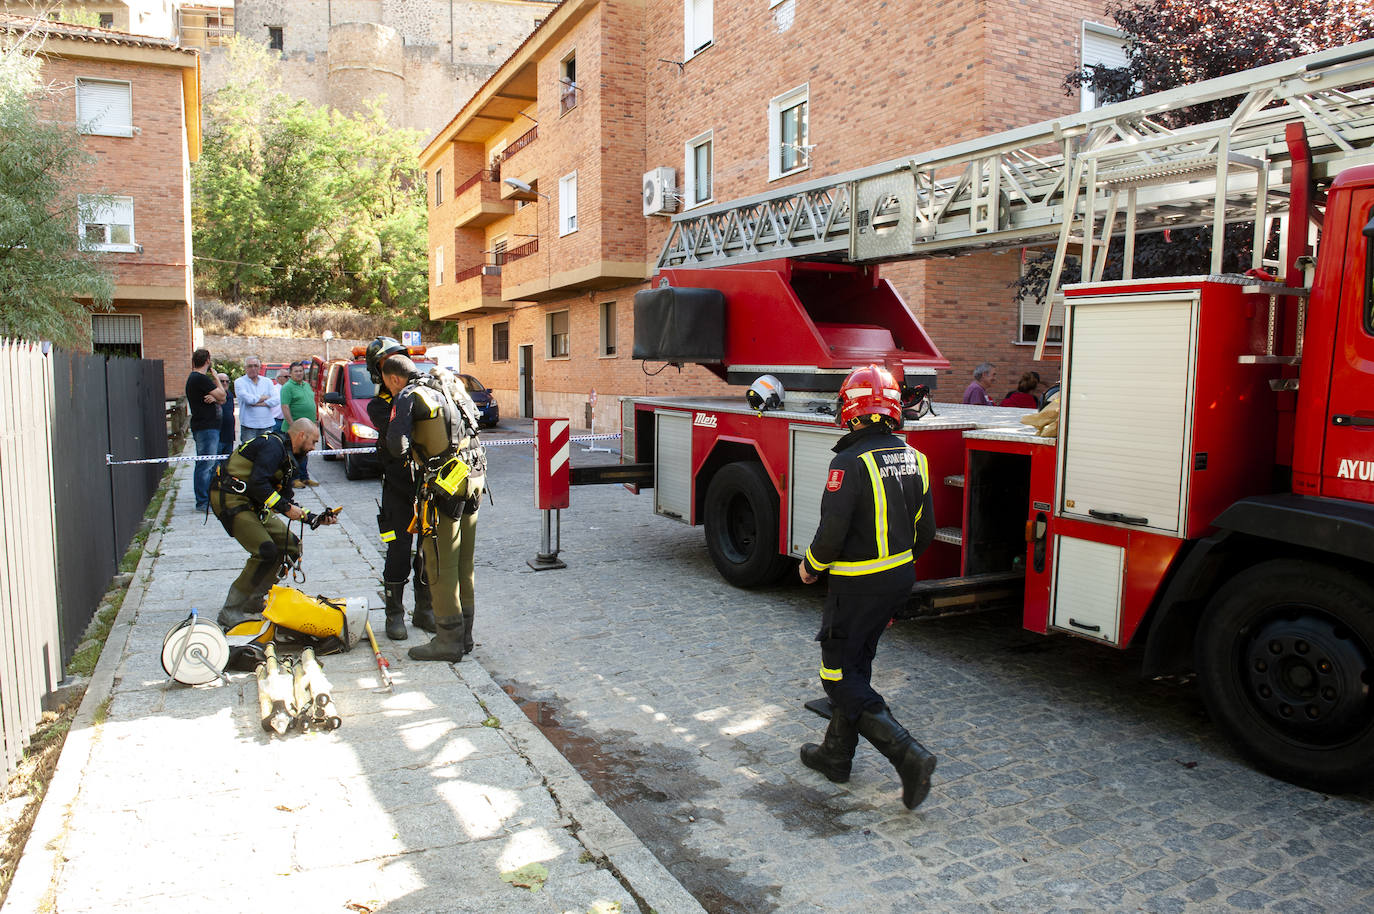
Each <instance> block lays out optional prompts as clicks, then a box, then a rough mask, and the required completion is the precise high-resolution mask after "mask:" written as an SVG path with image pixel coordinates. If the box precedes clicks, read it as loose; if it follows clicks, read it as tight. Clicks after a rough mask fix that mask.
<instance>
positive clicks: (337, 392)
mask: <svg viewBox="0 0 1374 914" xmlns="http://www.w3.org/2000/svg"><path fill="white" fill-rule="evenodd" d="M361 348H362V347H359V349H358V351H356V352H355V353H354V358H353V359H333V360H331V361H329V362H325V361H324V360H323V359H320V358H315V359H314V360H312V363H311V366H310V372H309V374H310V378H311V381H312V383H313V384H314V387H315V409H316V413H317V414H318V416H319V426H320V444H321V446H322V447H325V448H355V449H358V451H357V453H354V454H345V455H344V457H343V461H344V476H346V477H348V478H349V479H362V478H363V477H364V476H375V475H377V473H378V471H379V469H380V467H379V465H378V462H377V451H376V445H377V429H376V428H374V427H373V425H372V420H371V419H370V418H368V415H367V402H368V401H369V400H371V399H372V397H373V395H374V394H376V392H377V386H376V385H375V384H373V383H372V378H371V377H369V376H368V373H367V362H366V361H365V360H364V358H363V356H362V352H361ZM422 353H423V350H419V351H418V352H412V353H411V357H412V358H414V359H415V367H416V368H418V369H420V370H421V371H428V370H429V369H431V368H433V367H434V363H433V362H429V361H426V360H424V359H421V358H418V356H419V355H420V354H422ZM335 459H338V458H334V457H325V460H335Z"/></svg>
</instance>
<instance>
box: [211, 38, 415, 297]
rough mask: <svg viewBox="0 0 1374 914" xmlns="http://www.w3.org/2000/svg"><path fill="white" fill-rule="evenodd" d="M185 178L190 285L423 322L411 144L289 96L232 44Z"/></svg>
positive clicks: (250, 51)
mask: <svg viewBox="0 0 1374 914" xmlns="http://www.w3.org/2000/svg"><path fill="white" fill-rule="evenodd" d="M228 59H229V67H230V78H229V79H228V81H227V85H226V88H225V89H222V90H220V91H219V92H217V93H215V95H214V96H212V97H211V98H210V99H208V100H207V102H206V106H205V107H206V116H207V121H208V127H207V130H206V139H205V144H204V149H203V152H202V156H201V160H200V162H199V163H198V164H197V166H196V168H195V171H194V173H193V225H194V230H195V244H196V250H197V256H198V259H199V264H198V268H197V273H198V280H199V281H200V282H201V283H202V284H203V285H204V286H206V287H208V288H210V289H212V290H214V291H216V292H218V293H219V294H221V295H223V296H225V297H227V298H229V299H231V300H233V301H236V302H238V301H244V300H247V301H249V302H253V303H257V304H260V305H266V304H270V303H286V304H290V305H306V304H316V303H320V302H348V303H350V304H352V305H354V306H356V307H359V308H365V309H368V310H372V311H376V312H394V313H397V314H398V317H401V318H404V317H407V316H408V317H411V318H416V319H418V318H419V317H420V316H422V315H423V313H424V310H425V307H426V304H427V297H428V280H427V278H426V259H425V250H426V246H427V242H426V226H425V218H426V216H425V199H424V180H423V176H422V175H421V174H420V171H419V165H418V162H417V159H416V156H417V153H418V150H419V143H420V134H419V133H418V132H417V131H409V130H396V129H392V128H391V127H389V126H388V125H387V123H386V121H385V119H384V118H383V116H382V114H381V112H380V110H379V109H378V108H376V107H375V106H374V107H373V108H370V109H369V110H367V111H365V112H363V113H362V114H358V115H353V116H349V115H345V114H342V113H340V112H338V111H335V110H332V109H326V108H318V107H315V106H313V105H310V104H308V103H306V102H304V101H301V100H298V99H292V98H290V97H288V96H287V95H286V94H285V93H284V92H283V91H282V90H281V87H280V80H279V76H278V72H277V64H276V61H275V59H273V58H272V57H271V56H270V55H269V54H268V53H267V52H266V50H265V49H264V48H262V47H261V46H260V45H257V44H254V43H252V42H247V41H235V42H234V43H233V45H232V46H231V47H230V50H229V55H228Z"/></svg>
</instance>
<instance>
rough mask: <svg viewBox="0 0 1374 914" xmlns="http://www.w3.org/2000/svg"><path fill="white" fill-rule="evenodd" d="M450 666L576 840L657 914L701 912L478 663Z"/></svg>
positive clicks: (676, 882) (693, 899)
mask: <svg viewBox="0 0 1374 914" xmlns="http://www.w3.org/2000/svg"><path fill="white" fill-rule="evenodd" d="M454 669H455V670H456V671H457V672H458V676H459V678H460V679H462V681H463V683H464V684H465V685H467V687H468V688H470V689H472V694H473V695H475V696H477V698H478V700H479V701H481V702H482V705H483V707H485V708H486V709H487V711H488V713H490V714H492V715H494V716H495V717H497V718H498V719H499V720H500V721H501V729H502V730H503V731H504V732H505V733H506V734H507V735H508V736H510V738H511V739H512V740H514V742H515V744H516V747H517V748H518V749H519V751H520V754H521V755H523V756H524V757H525V759H526V760H527V761H528V762H529V763H530V765H532V766H533V767H534V769H535V770H536V771H538V772H539V774H540V775H541V776H542V777H543V779H544V783H545V785H546V786H547V787H548V788H549V791H550V793H552V794H553V797H554V800H555V801H556V802H557V803H558V805H559V807H560V808H561V809H562V810H563V812H564V813H565V814H566V815H567V816H568V818H570V819H571V820H572V821H573V823H574V830H575V833H576V835H577V840H578V841H579V842H580V843H581V844H582V845H583V846H584V847H586V848H587V850H588V851H590V852H591V853H592V854H594V855H595V856H597V857H599V858H601V859H603V860H605V861H606V863H607V865H608V866H609V867H610V869H611V871H612V872H613V873H615V875H616V876H617V877H618V878H619V879H620V880H621V882H622V883H623V884H624V885H625V887H626V888H627V889H629V890H630V892H631V893H632V894H633V895H635V896H636V898H637V899H638V900H639V901H640V902H641V903H642V904H644V905H646V906H647V907H648V908H649V909H650V910H653V911H656V912H658V914H705V909H704V908H703V907H702V906H701V904H700V903H699V902H698V901H697V900H696V899H695V898H694V897H692V895H691V894H690V893H689V892H688V891H687V890H686V889H684V888H683V887H682V884H681V883H679V882H678V881H677V877H675V876H673V874H672V873H670V872H669V871H668V868H667V867H665V866H664V865H663V864H662V863H660V862H659V860H658V858H657V857H655V856H654V855H653V854H652V853H651V852H650V851H649V849H648V848H647V847H645V846H644V842H642V841H640V840H639V836H638V835H636V834H635V833H634V832H632V831H631V830H630V828H629V826H628V825H626V824H625V823H624V822H623V821H621V819H620V817H619V816H617V815H616V814H615V813H614V812H612V811H611V809H610V807H608V806H607V805H606V804H605V802H604V801H603V800H602V799H601V798H600V797H598V796H597V795H596V792H595V791H593V790H592V788H591V785H590V784H588V783H587V782H586V781H585V780H584V779H583V778H582V775H580V774H578V772H577V769H576V768H574V767H573V766H572V763H571V762H569V761H568V760H567V759H565V758H564V757H563V756H562V755H561V754H560V753H559V752H558V750H557V749H555V748H554V747H553V744H552V743H550V742H549V741H548V739H547V738H546V737H545V736H544V734H543V733H541V732H540V731H539V728H538V727H536V726H535V725H534V724H533V723H532V722H531V721H530V719H529V718H528V717H526V716H525V712H523V711H521V710H520V708H519V707H517V706H516V704H515V702H514V701H513V700H512V699H511V697H510V696H509V695H507V694H506V692H505V690H503V689H502V688H501V687H500V686H498V685H497V684H496V682H495V681H494V680H493V679H492V678H491V675H490V674H488V673H487V671H486V670H485V669H483V668H482V666H481V665H480V664H478V663H476V662H471V663H470V662H468V661H466V660H465V661H464V662H462V663H459V664H455V665H454Z"/></svg>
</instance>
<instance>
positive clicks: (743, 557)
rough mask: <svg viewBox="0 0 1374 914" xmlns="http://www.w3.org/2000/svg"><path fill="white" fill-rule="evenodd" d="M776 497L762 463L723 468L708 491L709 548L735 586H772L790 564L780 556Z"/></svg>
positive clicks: (707, 545) (718, 565) (707, 525)
mask: <svg viewBox="0 0 1374 914" xmlns="http://www.w3.org/2000/svg"><path fill="white" fill-rule="evenodd" d="M777 541H778V494H777V491H776V490H775V489H774V488H773V483H772V481H770V480H769V478H768V473H767V472H766V471H765V470H764V469H763V466H762V465H761V464H757V463H752V462H747V461H738V462H736V463H728V464H726V465H725V466H723V467H721V468H720V470H719V471H718V472H717V473H716V475H715V477H714V478H713V479H712V480H711V485H710V487H709V488H708V489H707V490H706V548H707V550H708V551H709V552H710V553H711V561H713V562H715V564H716V569H717V570H718V571H720V576H721V577H723V578H725V580H727V581H729V582H730V583H731V584H734V585H735V586H736V587H758V586H760V585H762V584H771V583H773V582H774V581H776V580H777V579H778V578H779V577H780V576H781V575H783V574H785V573H786V571H787V569H788V566H789V565H791V564H792V560H791V559H789V558H788V557H787V556H785V555H779V554H778V551H777Z"/></svg>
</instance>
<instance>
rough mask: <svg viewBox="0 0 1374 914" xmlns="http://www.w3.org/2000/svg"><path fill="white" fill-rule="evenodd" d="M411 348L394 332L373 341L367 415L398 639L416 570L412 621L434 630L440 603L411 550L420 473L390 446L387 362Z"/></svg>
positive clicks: (392, 633)
mask: <svg viewBox="0 0 1374 914" xmlns="http://www.w3.org/2000/svg"><path fill="white" fill-rule="evenodd" d="M405 351H406V347H404V346H402V345H401V344H400V343H398V342H397V341H396V340H394V339H392V338H391V337H389V336H379V337H377V338H376V339H375V340H373V341H372V342H371V343H368V345H367V373H368V374H369V375H371V376H372V382H373V383H374V384H376V385H377V393H376V394H375V395H374V396H373V397H372V399H371V400H369V401H368V402H367V416H368V418H369V419H371V420H372V427H373V428H375V429H376V430H377V462H378V463H380V464H381V467H382V500H381V504H380V505H379V509H380V510H379V511H378V513H377V527H378V529H379V530H380V531H381V536H382V542H383V543H384V544H385V545H386V562H385V564H383V566H382V592H383V593H384V594H385V596H386V636H387V637H388V638H390V639H391V640H393V641H403V640H405V638H406V634H407V633H406V621H405V619H406V609H405V605H404V603H403V602H402V597H403V594H404V593H405V587H406V578H408V577H410V576H411V574H412V573H413V574H414V578H413V580H414V582H415V585H414V586H415V611H414V612H413V613H412V614H411V616H410V624H411V625H414V626H415V627H416V628H418V629H422V630H424V631H427V632H431V633H432V632H433V631H434V608H433V604H432V603H431V602H430V596H429V585H428V584H426V583H425V580H424V575H423V574H422V573H421V569H420V564H421V558H420V553H419V552H418V551H412V549H411V546H412V544H413V541H412V536H411V532H410V519H411V518H412V517H414V516H415V474H414V472H413V471H412V470H411V468H410V464H409V463H408V462H407V461H406V460H404V459H402V458H400V457H396V456H394V455H393V454H392V453H391V451H390V450H389V449H388V448H387V446H386V434H387V427H388V426H389V425H390V424H391V407H392V399H393V398H392V395H391V391H390V390H388V389H387V387H386V385H385V384H383V383H382V362H384V361H386V360H387V359H388V358H390V357H391V356H393V355H396V354H397V353H402V354H404V353H405Z"/></svg>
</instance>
